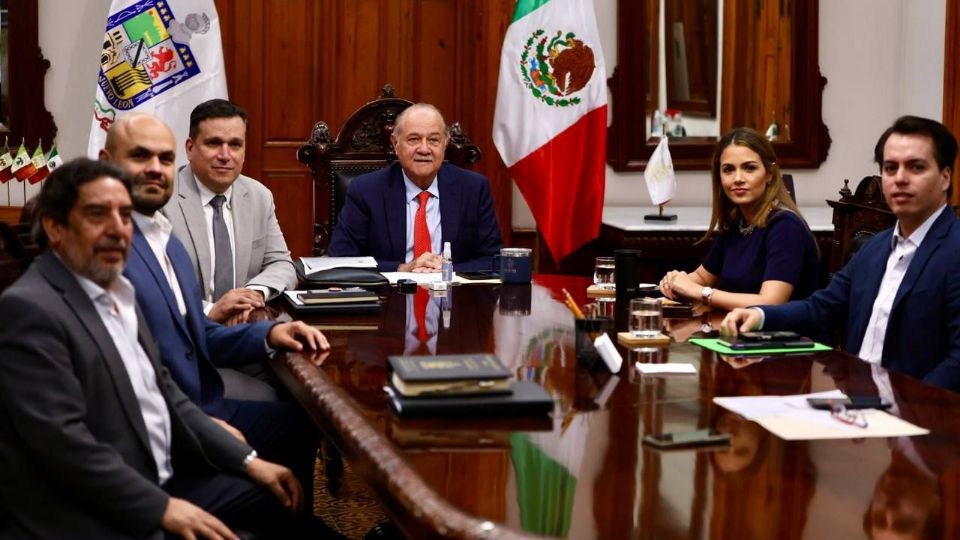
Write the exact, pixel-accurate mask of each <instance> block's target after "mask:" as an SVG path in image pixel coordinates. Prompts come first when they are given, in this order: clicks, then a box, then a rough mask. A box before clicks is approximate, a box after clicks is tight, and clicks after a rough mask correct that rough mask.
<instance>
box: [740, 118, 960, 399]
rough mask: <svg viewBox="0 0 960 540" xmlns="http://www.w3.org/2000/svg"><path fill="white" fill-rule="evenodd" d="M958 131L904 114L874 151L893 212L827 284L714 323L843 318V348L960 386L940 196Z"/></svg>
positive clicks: (817, 324)
mask: <svg viewBox="0 0 960 540" xmlns="http://www.w3.org/2000/svg"><path fill="white" fill-rule="evenodd" d="M956 156H957V140H956V139H955V138H954V136H953V135H952V134H950V132H949V131H948V130H947V129H946V128H945V127H944V126H943V125H942V124H940V123H939V122H935V121H933V120H928V119H925V118H918V117H914V116H904V117H901V118H899V119H898V120H897V121H896V122H895V123H894V125H893V126H891V127H890V128H889V129H887V131H886V132H884V134H883V135H882V136H881V137H880V140H879V141H878V142H877V146H876V148H875V150H874V158H875V160H876V162H877V163H878V164H879V165H880V173H881V176H882V178H883V194H884V197H885V198H886V201H887V204H888V205H889V206H890V209H891V210H892V211H893V213H894V214H895V215H896V216H897V224H896V226H894V228H892V229H888V230H886V231H883V232H881V233H878V234H877V235H876V236H874V238H872V239H871V240H870V241H869V242H868V243H867V244H865V245H864V247H863V248H862V249H860V251H858V252H857V254H856V255H855V256H854V258H853V259H852V260H851V261H850V262H849V263H848V264H847V265H846V266H845V267H844V268H843V270H842V271H841V272H839V273H838V274H836V275H835V276H834V277H833V279H832V280H831V281H830V284H829V285H828V286H827V288H825V289H822V290H820V291H817V292H816V293H814V294H813V295H812V296H810V298H808V299H806V300H803V301H795V302H789V303H787V304H784V305H782V306H761V307H758V308H748V309H736V310H734V311H732V312H730V314H729V315H727V317H726V318H725V319H724V321H723V329H724V331H726V332H728V333H732V334H734V335H736V333H737V332H738V331H741V332H742V331H747V330H750V329H756V328H763V329H770V330H780V329H788V328H789V329H795V330H799V331H802V332H807V333H815V332H816V331H818V330H820V329H822V328H824V326H822V325H831V326H832V325H834V324H837V323H840V324H842V322H843V321H845V322H846V328H847V343H846V350H847V351H849V352H851V353H854V354H857V355H858V356H859V357H860V358H862V359H864V360H866V361H867V362H871V363H878V364H881V365H882V366H883V367H885V368H888V369H892V370H895V371H899V372H902V373H905V374H907V375H910V376H913V377H916V378H918V379H923V380H924V381H925V382H927V383H929V384H933V385H936V386H941V387H943V388H947V389H950V390H953V391H956V392H960V255H958V254H960V223H958V221H957V218H956V216H954V214H953V211H952V210H951V209H950V207H949V206H948V205H947V201H948V200H949V198H950V191H951V183H950V181H951V173H952V171H953V166H954V161H955V159H956Z"/></svg>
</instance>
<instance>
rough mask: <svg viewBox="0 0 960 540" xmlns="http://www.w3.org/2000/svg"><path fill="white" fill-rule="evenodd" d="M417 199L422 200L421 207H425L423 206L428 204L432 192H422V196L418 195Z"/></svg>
mask: <svg viewBox="0 0 960 540" xmlns="http://www.w3.org/2000/svg"><path fill="white" fill-rule="evenodd" d="M417 198H418V199H420V206H423V205H425V204H427V199H429V198H430V192H429V191H421V192H420V194H419V195H417Z"/></svg>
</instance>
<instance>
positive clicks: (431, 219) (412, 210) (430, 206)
mask: <svg viewBox="0 0 960 540" xmlns="http://www.w3.org/2000/svg"><path fill="white" fill-rule="evenodd" d="M400 170H401V172H402V171H403V169H400ZM402 174H403V185H404V188H405V189H406V193H407V253H406V258H405V259H404V262H410V261H412V260H413V223H414V220H415V219H416V217H417V210H418V209H419V208H420V199H419V198H418V197H419V196H420V192H421V191H423V190H422V189H420V188H419V187H417V185H416V184H414V183H413V182H411V181H410V179H409V178H407V173H405V172H402ZM426 191H427V192H429V193H430V198H429V199H427V229H429V230H430V251H432V252H433V253H436V254H438V255H439V254H440V253H441V251H442V249H443V248H442V247H441V246H442V245H443V243H442V241H443V238H441V235H442V234H443V233H442V231H441V229H440V188H439V187H437V179H436V178H434V179H433V182H431V183H430V187H428V188H427V190H426Z"/></svg>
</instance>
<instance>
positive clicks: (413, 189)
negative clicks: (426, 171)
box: [400, 168, 440, 202]
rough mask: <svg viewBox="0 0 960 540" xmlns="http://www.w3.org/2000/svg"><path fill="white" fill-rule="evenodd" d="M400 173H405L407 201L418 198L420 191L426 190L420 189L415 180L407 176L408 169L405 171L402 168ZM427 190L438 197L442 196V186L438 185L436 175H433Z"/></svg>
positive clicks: (404, 183) (404, 182) (404, 184)
mask: <svg viewBox="0 0 960 540" xmlns="http://www.w3.org/2000/svg"><path fill="white" fill-rule="evenodd" d="M400 173H401V174H403V187H404V189H405V190H406V193H407V202H410V201H412V200H414V199H416V198H417V196H418V195H420V192H421V191H424V190H422V189H420V188H419V187H418V186H417V185H416V184H414V183H413V181H412V180H410V178H408V177H407V173H406V171H404V170H403V169H402V168H401V169H400ZM426 191H427V192H428V193H430V195H432V196H434V197H436V198H438V199H439V198H440V188H438V187H437V177H436V176H434V177H433V181H432V182H430V187H428V188H427V189H426Z"/></svg>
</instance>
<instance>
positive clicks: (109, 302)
mask: <svg viewBox="0 0 960 540" xmlns="http://www.w3.org/2000/svg"><path fill="white" fill-rule="evenodd" d="M129 189H130V182H129V180H128V178H127V176H126V175H125V173H124V172H123V171H121V170H120V169H118V168H116V167H115V166H114V165H111V164H109V163H105V162H98V161H90V160H87V159H79V160H75V161H73V162H70V163H67V164H65V165H63V166H62V167H60V168H58V169H57V170H56V171H54V172H53V173H52V174H51V175H50V177H49V178H48V179H47V181H46V183H45V185H44V186H43V189H42V191H41V192H40V196H39V203H38V207H37V213H38V222H39V224H38V228H37V229H36V231H37V233H36V236H37V241H38V242H39V244H40V245H41V246H46V247H48V248H49V249H48V250H46V251H45V252H44V253H43V254H41V255H40V256H38V258H37V259H36V261H34V263H33V264H32V265H31V266H30V268H29V269H28V270H27V272H26V273H25V274H24V275H23V276H22V277H21V278H20V279H19V280H17V282H16V283H14V284H13V285H11V286H10V287H9V288H8V289H7V290H6V291H4V293H3V294H2V295H0V313H4V314H7V315H9V316H8V317H7V318H5V320H4V323H3V325H0V508H3V509H5V512H6V515H4V516H3V517H2V518H0V537H2V538H44V539H61V538H62V539H67V538H79V537H83V538H98V539H114V538H151V539H157V540H158V539H160V538H162V537H163V536H164V535H165V534H167V535H172V536H178V537H179V536H187V537H198V538H230V539H236V538H237V537H236V536H235V535H234V533H232V532H231V530H230V529H229V528H228V525H229V526H230V527H234V526H236V527H240V528H244V529H246V530H256V529H264V528H265V529H266V530H265V531H264V530H261V531H259V532H260V533H261V534H267V535H269V536H267V537H271V538H274V537H276V538H293V537H299V538H303V537H315V536H310V535H313V534H314V532H316V531H317V530H318V529H316V528H315V527H314V525H316V524H315V523H314V522H313V520H312V519H311V518H310V517H309V516H308V515H307V514H304V513H302V512H298V513H291V512H290V510H301V508H300V507H301V505H302V501H303V497H302V488H301V486H300V484H299V483H298V482H297V480H296V479H295V478H294V476H293V474H292V473H291V472H290V470H289V469H287V468H285V467H282V466H280V465H276V464H273V463H270V462H267V461H264V460H263V459H261V458H258V457H257V454H256V452H254V451H253V449H252V448H251V447H250V446H249V445H247V444H246V443H244V442H242V441H241V440H239V439H238V438H235V437H233V436H232V435H230V434H229V433H227V431H225V430H224V429H223V428H221V427H220V426H218V425H216V424H214V423H213V422H212V421H211V420H210V418H209V417H208V416H207V415H205V414H204V413H203V412H202V411H200V409H198V408H197V407H196V406H195V405H193V404H192V403H191V402H190V401H189V399H187V397H186V396H185V395H184V394H183V392H181V391H180V389H179V388H178V387H177V386H176V384H175V383H174V382H173V381H172V380H171V378H170V376H169V373H168V372H167V370H166V369H165V368H163V367H162V366H161V364H160V362H159V360H158V356H159V354H158V351H157V346H156V342H155V341H154V339H153V337H152V336H151V335H150V331H149V329H148V328H147V325H146V324H145V323H144V321H143V317H142V315H141V313H140V310H139V309H138V307H137V305H136V303H135V300H134V290H133V287H132V286H131V284H130V282H129V281H127V280H126V279H125V278H124V277H123V276H122V275H121V272H122V271H123V268H124V265H125V263H126V259H127V251H128V249H129V246H130V242H131V238H132V235H133V225H132V222H131V218H130V214H131V211H132V204H131V199H130V192H129ZM271 493H272V495H271ZM224 522H226V523H227V524H228V525H227V524H224ZM319 530H320V531H322V530H323V529H319ZM272 535H278V536H272Z"/></svg>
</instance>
